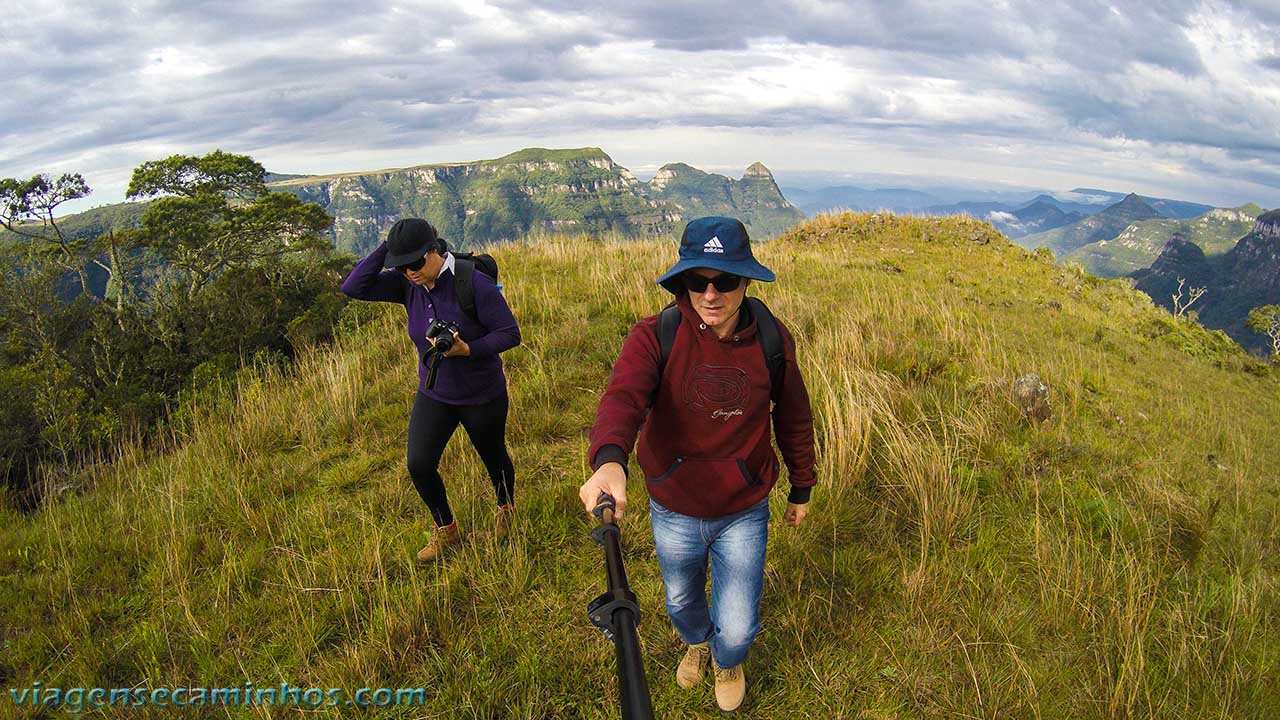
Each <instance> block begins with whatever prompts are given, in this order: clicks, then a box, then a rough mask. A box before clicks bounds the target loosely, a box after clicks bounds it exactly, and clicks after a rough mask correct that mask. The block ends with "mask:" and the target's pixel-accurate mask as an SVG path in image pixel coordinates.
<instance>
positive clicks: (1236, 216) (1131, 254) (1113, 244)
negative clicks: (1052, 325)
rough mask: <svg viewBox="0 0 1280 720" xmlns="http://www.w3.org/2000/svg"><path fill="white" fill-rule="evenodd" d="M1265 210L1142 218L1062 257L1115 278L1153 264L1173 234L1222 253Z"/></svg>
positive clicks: (1254, 208) (1212, 252) (1219, 210)
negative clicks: (1111, 235) (1195, 216)
mask: <svg viewBox="0 0 1280 720" xmlns="http://www.w3.org/2000/svg"><path fill="white" fill-rule="evenodd" d="M1263 212H1264V210H1263V209H1262V208H1260V207H1258V206H1257V205H1252V204H1250V205H1244V206H1242V207H1238V208H1215V209H1213V210H1210V211H1209V212H1207V213H1205V214H1203V215H1201V216H1200V217H1197V218H1193V219H1191V220H1170V219H1166V220H1142V221H1139V222H1135V223H1133V224H1131V225H1130V226H1129V227H1127V228H1125V229H1124V230H1123V231H1122V232H1121V233H1120V234H1119V235H1117V236H1116V237H1115V238H1113V239H1109V240H1099V241H1097V242H1092V243H1089V244H1088V245H1084V246H1082V247H1079V248H1077V249H1075V250H1073V251H1071V252H1069V253H1067V254H1066V255H1064V256H1063V257H1062V260H1063V261H1073V260H1074V261H1077V262H1079V263H1080V264H1081V265H1083V266H1084V268H1085V269H1086V270H1088V271H1089V272H1090V273H1092V274H1094V275H1098V276H1099V277H1106V278H1115V277H1122V276H1124V275H1128V274H1130V273H1132V272H1134V271H1136V270H1141V269H1142V268H1145V267H1150V266H1151V263H1152V262H1154V261H1155V259H1156V257H1157V256H1159V254H1160V250H1161V249H1162V248H1164V245H1165V243H1167V242H1169V239H1170V238H1171V237H1173V236H1174V235H1180V236H1182V238H1183V239H1184V240H1187V241H1188V242H1192V243H1195V244H1196V245H1198V246H1199V247H1200V249H1201V250H1203V251H1204V252H1205V254H1207V255H1221V254H1222V253H1225V252H1227V251H1228V250H1230V249H1231V248H1233V247H1235V244H1236V241H1238V240H1239V239H1240V238H1241V237H1243V236H1244V235H1247V234H1248V233H1249V232H1250V231H1251V230H1252V229H1253V223H1254V221H1255V220H1257V218H1258V216H1259V215H1261V214H1262V213H1263Z"/></svg>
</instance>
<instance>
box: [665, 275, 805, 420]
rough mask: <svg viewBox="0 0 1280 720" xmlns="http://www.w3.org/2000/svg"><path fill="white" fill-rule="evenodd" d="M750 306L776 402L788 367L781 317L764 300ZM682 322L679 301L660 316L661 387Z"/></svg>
mask: <svg viewBox="0 0 1280 720" xmlns="http://www.w3.org/2000/svg"><path fill="white" fill-rule="evenodd" d="M746 303H747V306H748V307H750V308H751V317H753V318H755V321H756V325H757V326H758V327H757V330H756V332H758V333H759V334H760V350H761V351H762V352H763V353H764V364H765V366H766V367H768V368H769V399H770V400H772V401H773V402H775V403H776V402H778V395H779V393H780V392H781V391H782V378H783V373H785V372H786V364H787V356H786V354H785V352H784V351H783V348H782V331H780V330H779V329H778V320H777V318H775V317H774V316H773V313H771V312H769V307H768V306H767V305H765V304H764V302H763V301H761V300H759V299H757V298H754V297H748V298H746ZM681 319H682V316H681V315H680V308H678V307H676V304H675V302H672V303H670V304H669V305H667V306H666V307H664V308H662V314H661V315H659V316H658V348H659V349H660V350H661V353H662V354H661V356H660V357H659V359H658V382H659V384H661V382H662V372H663V370H665V369H666V367H667V358H669V357H671V346H673V345H675V343H676V331H677V330H679V329H680V325H681V322H680V321H681ZM657 394H658V391H657V390H656V389H655V390H654V396H655V397H657Z"/></svg>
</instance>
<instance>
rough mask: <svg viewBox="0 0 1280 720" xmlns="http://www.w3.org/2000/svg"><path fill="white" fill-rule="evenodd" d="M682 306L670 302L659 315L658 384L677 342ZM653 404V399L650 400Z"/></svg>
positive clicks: (655, 396)
mask: <svg viewBox="0 0 1280 720" xmlns="http://www.w3.org/2000/svg"><path fill="white" fill-rule="evenodd" d="M680 320H681V317H680V308H679V307H677V306H676V304H675V302H672V303H670V304H668V305H667V306H666V307H664V308H662V313H661V314H659V315H658V350H659V355H658V384H659V385H661V384H662V373H663V372H664V371H665V370H666V369H667V358H669V357H671V347H672V346H673V345H675V344H676V331H677V330H679V329H680ZM653 397H654V398H655V399H656V398H657V397H658V390H657V388H654V390H653ZM650 404H652V401H650Z"/></svg>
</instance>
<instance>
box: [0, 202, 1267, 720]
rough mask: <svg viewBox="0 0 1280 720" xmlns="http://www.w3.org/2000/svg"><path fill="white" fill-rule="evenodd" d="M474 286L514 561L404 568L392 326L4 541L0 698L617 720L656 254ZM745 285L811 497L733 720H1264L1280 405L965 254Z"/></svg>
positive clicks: (973, 247) (405, 408)
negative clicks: (809, 418)
mask: <svg viewBox="0 0 1280 720" xmlns="http://www.w3.org/2000/svg"><path fill="white" fill-rule="evenodd" d="M495 254H496V255H497V256H498V258H499V260H500V262H501V263H502V268H503V284H504V285H505V287H506V290H505V292H506V293H507V297H508V299H509V301H510V303H511V305H512V308H513V310H514V311H515V313H516V316H517V317H518V318H519V319H520V322H521V327H522V330H523V333H524V337H525V343H524V344H523V345H522V346H521V347H519V348H517V349H515V350H512V351H510V352H508V353H507V354H506V355H505V356H504V358H505V361H506V364H507V372H508V376H509V378H510V381H511V396H512V415H511V422H510V426H509V433H508V437H509V441H510V445H511V450H512V454H513V456H514V460H515V465H516V469H517V475H518V478H517V496H518V501H517V502H518V505H519V513H520V519H519V522H518V525H517V528H516V533H515V536H514V538H513V540H512V542H510V543H509V544H508V545H506V546H504V547H490V546H487V545H483V544H477V543H468V544H467V545H465V546H464V548H463V549H462V551H461V552H459V553H457V554H456V555H454V556H453V557H451V558H450V559H449V560H448V561H447V562H445V563H442V564H439V565H435V566H431V567H420V566H418V565H417V564H415V563H414V562H413V553H414V552H415V551H416V550H417V548H418V547H419V546H421V545H422V544H423V543H424V542H425V540H426V531H427V529H428V526H429V520H428V515H427V513H426V511H425V509H424V508H423V507H422V505H421V502H420V501H419V500H418V498H417V495H416V494H415V493H414V491H413V489H412V486H411V485H410V482H409V480H408V477H407V475H406V473H405V471H404V469H403V452H404V451H403V442H404V433H405V428H406V424H407V418H408V413H409V408H410V403H411V400H412V393H413V388H414V386H415V383H416V375H415V372H414V365H413V359H412V358H413V353H412V349H411V346H410V343H409V340H408V338H407V337H405V335H404V330H403V311H401V310H399V309H397V308H394V307H389V306H388V307H384V308H381V309H378V308H371V307H369V306H360V305H357V306H355V307H358V308H362V309H360V310H359V311H358V312H354V313H353V315H352V316H351V317H350V318H349V319H348V325H349V329H348V331H347V332H346V333H345V334H344V336H343V337H342V339H341V341H340V342H339V343H338V345H337V346H336V347H334V348H331V349H328V350H324V351H320V352H317V353H314V354H310V355H305V356H304V357H303V358H302V359H301V360H300V362H299V364H298V365H297V366H296V368H295V370H294V372H293V373H292V374H291V375H288V376H285V375H282V374H281V373H280V372H279V371H277V370H272V369H270V368H263V369H260V370H250V371H245V372H242V373H240V375H239V378H238V386H237V389H236V396H237V398H238V399H237V401H236V402H235V403H227V402H225V401H222V402H214V401H212V400H211V401H209V403H208V405H207V406H201V407H203V408H204V409H201V407H195V408H192V409H190V410H189V411H188V412H187V413H186V414H184V418H185V419H184V422H183V426H184V427H185V428H186V429H185V430H184V431H182V432H181V433H179V432H178V431H176V430H175V437H174V438H173V442H172V449H170V450H169V451H167V452H164V453H163V454H158V455H148V454H146V453H143V452H141V451H138V450H129V451H127V452H126V453H125V455H124V457H123V458H122V459H121V460H120V461H119V462H117V463H115V464H113V465H108V466H102V467H96V468H91V469H89V470H86V471H85V472H82V473H77V474H76V475H75V476H74V477H67V478H57V479H55V482H57V483H58V484H61V485H67V486H69V487H70V488H71V491H68V492H65V493H64V494H62V495H61V496H60V497H59V498H58V499H57V500H56V501H55V502H54V503H52V504H50V505H49V506H48V507H46V508H45V509H44V510H43V511H42V512H40V513H39V514H37V515H34V516H19V515H17V514H14V513H6V514H5V515H4V516H3V517H2V518H0V521H2V522H0V524H2V525H3V527H2V528H0V608H3V610H0V613H2V614H3V619H4V622H3V628H4V630H3V635H0V679H3V681H4V682H3V683H0V685H4V686H5V687H15V688H22V687H27V686H29V685H30V684H31V683H33V682H34V681H36V680H39V681H41V682H43V683H44V684H45V685H46V686H49V687H55V686H56V687H70V686H87V687H92V686H97V685H100V686H108V687H113V686H124V687H134V686H154V687H159V686H177V685H195V686H238V685H241V684H242V683H244V682H245V681H252V682H254V683H255V684H256V685H258V686H259V687H263V686H270V685H273V684H277V683H279V682H282V681H284V682H288V683H290V684H291V685H293V686H303V687H306V686H315V687H325V688H327V687H339V688H347V689H352V690H354V689H355V688H360V687H366V686H369V687H379V686H388V687H425V688H427V690H428V693H429V696H430V698H431V703H430V705H429V706H427V707H424V708H411V707H405V708H400V709H398V710H395V711H385V712H384V713H382V714H386V715H389V716H393V717H406V718H408V717H414V718H418V717H430V718H436V717H466V718H517V717H519V718H542V717H555V718H605V717H617V710H616V705H615V702H616V689H615V687H614V679H613V651H612V647H611V646H610V645H609V644H608V643H607V642H606V641H605V640H604V638H603V637H601V636H600V634H599V632H598V631H596V630H595V629H594V628H593V627H591V626H590V624H589V622H588V621H587V619H586V616H585V612H584V611H585V605H586V603H587V601H589V600H590V599H591V598H593V597H594V596H595V595H596V594H598V593H599V592H601V591H602V589H603V586H604V569H603V566H602V562H601V557H600V552H599V549H598V548H597V547H596V546H595V545H594V544H593V543H592V542H591V541H590V540H589V539H588V536H587V534H588V530H589V524H588V523H587V521H586V519H585V515H584V514H583V513H582V511H581V508H580V507H579V506H578V505H577V497H576V495H577V488H578V486H579V485H580V484H581V483H582V482H583V480H585V478H586V476H587V474H588V472H589V470H588V468H587V466H586V464H585V457H584V455H585V450H586V444H587V443H586V439H585V430H586V429H587V428H588V427H589V425H590V423H591V420H592V418H593V414H594V410H595V405H596V402H597V400H598V393H599V392H600V390H601V388H602V387H603V386H604V383H605V381H606V378H607V376H608V372H609V368H610V366H611V364H612V362H613V360H614V358H615V357H616V354H617V351H618V348H619V346H620V344H621V340H622V338H623V337H624V336H625V333H626V332H627V330H628V328H629V327H630V325H631V324H632V323H633V322H634V321H635V320H636V319H638V318H639V317H642V316H644V315H648V314H652V313H654V312H656V311H657V310H658V309H659V308H660V307H661V306H662V304H663V303H665V302H666V300H667V299H668V296H666V295H665V293H664V291H662V290H661V289H659V288H657V287H656V286H655V285H653V282H652V281H653V278H655V277H657V275H658V274H659V273H660V272H661V271H663V270H665V269H666V267H668V266H669V264H670V263H671V262H672V261H673V259H674V255H675V247H674V244H673V243H671V242H656V241H655V242H637V243H616V242H609V243H603V242H595V241H591V240H589V239H586V238H562V239H549V240H543V241H540V242H538V243H537V244H534V245H507V246H502V247H501V248H499V249H497V250H496V251H495ZM758 256H759V257H760V258H761V260H762V261H763V262H764V263H765V264H767V265H769V266H770V267H772V268H773V269H774V270H775V271H777V273H778V277H779V281H778V282H777V283H774V284H772V285H768V284H753V285H752V286H751V292H752V293H754V294H757V295H759V296H761V297H762V298H764V299H765V300H766V301H767V302H768V303H769V305H770V307H771V308H773V310H774V311H775V313H777V315H778V316H779V317H780V318H782V319H783V320H784V321H785V322H786V323H787V324H788V326H789V327H790V328H791V329H792V331H793V332H794V333H795V335H796V337H797V340H798V343H799V348H800V358H801V362H802V365H803V368H804V372H805V376H806V379H807V383H808V386H809V392H810V395H811V398H812V402H813V408H814V412H815V421H816V432H817V438H818V442H819V485H818V489H817V490H816V491H815V493H814V500H813V509H812V511H811V513H810V516H809V520H808V521H807V522H806V523H805V525H804V526H802V527H800V528H798V529H792V528H788V527H785V526H782V525H780V524H776V523H775V524H774V526H773V527H772V528H771V534H772V535H773V537H772V539H771V543H770V549H769V558H768V564H767V568H766V578H765V591H764V600H763V615H764V626H763V631H762V633H761V635H760V637H759V639H758V641H757V643H756V645H755V647H754V648H753V650H752V653H751V657H750V659H749V660H748V665H747V677H748V681H749V691H748V700H747V703H748V705H747V716H750V717H766V718H780V717H850V718H855V717H856V718H916V717H923V718H960V717H967V718H972V717H979V718H1005V717H1012V718H1041V717H1043V718H1126V717H1161V718H1170V717H1172V718H1265V717H1270V716H1272V715H1273V714H1274V710H1275V708H1276V707H1277V706H1280V684H1278V683H1277V677H1278V674H1280V587H1278V580H1280V559H1278V558H1280V552H1278V551H1280V536H1278V535H1277V534H1276V533H1277V531H1276V524H1275V518H1276V517H1277V516H1280V499H1278V496H1277V484H1276V480H1275V476H1274V469H1275V468H1276V467H1277V466H1280V439H1278V438H1277V435H1276V433H1275V432H1274V424H1275V418H1276V417H1280V392H1277V391H1278V390H1280V383H1278V382H1277V378H1276V375H1275V373H1274V372H1273V371H1271V370H1269V369H1268V368H1266V367H1265V366H1262V365H1260V364H1259V363H1257V362H1256V361H1255V360H1253V359H1251V358H1249V357H1248V356H1247V355H1245V354H1244V353H1243V352H1241V351H1239V350H1238V348H1235V347H1234V346H1233V345H1230V344H1229V343H1222V342H1220V341H1219V339H1218V338H1216V337H1215V336H1214V335H1212V334H1210V333H1207V332H1205V331H1203V330H1201V329H1200V328H1198V327H1196V326H1193V325H1188V324H1186V323H1182V322H1174V321H1172V320H1171V319H1169V318H1168V315H1167V313H1164V312H1163V311H1160V310H1157V309H1156V308H1153V307H1152V306H1151V304H1150V302H1149V301H1148V300H1146V299H1145V296H1142V295H1141V294H1139V293H1137V292H1136V291H1134V290H1132V289H1131V288H1129V287H1128V286H1127V285H1125V284H1123V283H1120V282H1111V281H1101V280H1098V279H1096V278H1093V277H1091V276H1088V275H1085V274H1083V273H1081V272H1079V271H1076V270H1073V269H1071V268H1064V267H1060V266H1056V265H1054V264H1053V263H1052V261H1051V259H1046V258H1044V257H1041V256H1035V255H1032V254H1029V253H1027V252H1025V251H1023V250H1021V249H1019V248H1017V247H1015V246H1013V245H1011V244H1009V243H1008V242H1007V241H1006V240H1004V239H1003V238H1002V237H1001V236H1000V235H999V234H998V233H996V232H995V231H994V230H993V229H992V228H991V227H990V226H988V225H986V224H983V223H978V222H976V221H972V220H969V219H966V218H905V217H895V216H892V215H883V214H877V215H842V216H826V217H822V218H819V219H818V220H815V221H812V222H810V223H807V224H805V225H803V226H801V227H799V228H796V229H794V230H792V231H791V232H789V233H787V234H785V235H784V236H782V237H781V238H779V239H778V240H775V241H773V242H771V243H766V244H763V245H761V246H760V247H759V248H758ZM1031 372H1034V373H1037V374H1038V375H1040V377H1041V378H1043V379H1044V380H1045V382H1046V383H1047V384H1048V385H1049V386H1050V387H1051V390H1052V403H1053V408H1054V414H1053V416H1052V417H1051V418H1050V420H1048V421H1046V422H1045V423H1042V424H1039V425H1033V424H1031V423H1029V422H1027V421H1025V420H1023V419H1022V418H1021V417H1020V415H1019V413H1018V411H1017V410H1016V408H1015V407H1014V406H1013V405H1012V403H1011V401H1010V400H1009V397H1010V387H1011V385H1012V382H1013V380H1014V379H1015V378H1016V377H1018V376H1019V375H1022V374H1025V373H1031ZM442 470H443V472H444V473H445V474H446V478H447V483H448V487H449V491H450V497H451V500H452V502H453V504H454V508H455V513H456V514H457V515H458V517H459V519H460V523H461V525H462V527H463V529H464V531H465V530H470V529H475V528H479V529H483V528H484V527H485V526H486V525H487V524H488V523H489V522H490V518H491V513H492V509H493V508H492V506H493V500H492V489H491V488H490V486H489V484H488V481H487V479H486V477H485V475H484V472H483V468H482V467H481V465H480V463H479V461H478V458H476V457H475V455H474V453H473V451H472V450H471V447H470V445H469V443H467V442H466V440H465V436H463V435H462V434H461V433H459V436H458V437H456V438H455V440H454V442H453V443H452V445H451V446H450V448H449V450H448V451H447V453H446V455H445V458H444V461H443V463H442ZM637 476H638V471H636V470H634V469H633V471H632V477H637ZM784 484H785V483H784ZM629 491H630V494H631V496H632V503H631V508H633V512H631V513H629V517H628V518H627V520H626V521H625V522H624V544H625V550H626V560H627V569H628V572H629V574H630V577H631V583H632V586H633V589H634V590H635V592H636V593H637V595H638V596H639V598H640V603H641V606H642V608H643V612H644V623H643V625H642V627H641V637H642V641H643V644H644V651H645V660H646V665H647V668H648V671H649V677H650V685H651V688H652V691H653V699H654V706H655V708H656V709H657V710H658V712H659V715H660V716H661V717H713V716H715V712H714V700H713V699H712V696H711V691H710V687H709V686H704V687H702V688H699V689H697V690H694V691H690V692H685V691H680V690H678V689H677V688H676V686H675V683H674V682H673V677H672V676H673V674H674V670H675V666H676V663H677V662H678V661H679V652H680V646H679V643H678V641H677V639H676V637H675V635H674V633H673V631H672V629H671V627H670V624H669V622H668V620H667V619H666V617H665V611H664V609H663V606H662V586H661V579H660V577H659V574H658V568H657V561H656V559H655V557H654V550H653V539H652V535H651V531H650V530H649V525H648V522H647V520H648V518H647V515H646V511H645V504H644V503H643V502H640V501H641V500H642V499H643V497H644V495H643V486H642V484H641V483H639V482H634V481H633V482H632V484H631V485H630V487H629ZM784 495H785V492H784V491H783V490H781V489H780V490H779V491H778V492H775V493H774V497H773V499H772V502H773V505H774V510H775V512H776V515H775V519H776V517H778V516H780V514H781V513H780V511H781V509H782V506H783V504H784V500H785V497H784ZM3 713H8V714H10V715H12V716H15V717H16V716H18V715H19V713H18V712H17V710H16V709H15V708H14V707H12V706H11V705H10V704H9V701H8V700H0V714H3ZM60 714H61V713H48V714H47V715H46V716H48V717H56V716H58V715H60ZM86 714H90V715H92V714H91V713H86ZM120 714H125V713H120ZM128 714H129V715H130V716H133V717H164V716H165V715H164V714H163V713H161V712H159V711H156V710H154V709H152V710H140V711H131V712H129V713H128ZM294 714H295V711H293V710H276V711H270V712H269V711H267V710H264V709H257V710H247V709H246V710H241V711H239V712H226V711H218V712H214V711H212V710H209V711H206V712H204V713H201V712H200V711H197V710H191V711H187V713H184V716H186V715H189V716H190V717H204V716H209V717H215V716H216V717H226V716H228V715H230V716H234V717H286V716H287V717H292V716H294ZM344 714H345V713H341V712H337V711H322V712H318V713H316V715H318V716H322V717H329V716H334V717H336V716H340V715H344Z"/></svg>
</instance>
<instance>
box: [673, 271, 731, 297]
mask: <svg viewBox="0 0 1280 720" xmlns="http://www.w3.org/2000/svg"><path fill="white" fill-rule="evenodd" d="M741 284H742V276H741V275H730V274H729V273H720V274H719V275H716V276H715V277H703V276H701V275H697V274H694V273H685V274H684V286H685V287H686V288H688V289H689V292H695V293H704V292H706V291H707V286H708V285H714V286H715V288H716V292H722V293H727V292H733V291H734V290H737V289H738V286H739V285H741Z"/></svg>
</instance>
